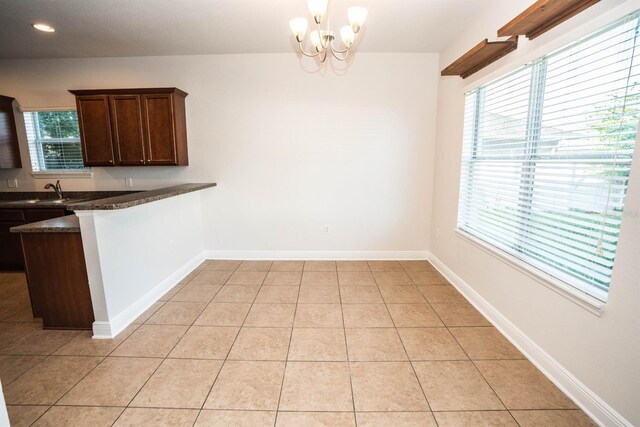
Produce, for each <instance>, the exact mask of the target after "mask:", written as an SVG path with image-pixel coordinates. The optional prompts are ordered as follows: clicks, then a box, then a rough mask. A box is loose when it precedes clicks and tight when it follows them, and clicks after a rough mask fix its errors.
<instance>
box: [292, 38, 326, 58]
mask: <svg viewBox="0 0 640 427" xmlns="http://www.w3.org/2000/svg"><path fill="white" fill-rule="evenodd" d="M298 48H299V49H300V52H302V54H303V55H304V56H308V57H309V58H315V57H316V56H318V55H320V54H321V53H322V52H324V50H321V51H319V52H316V53H307V52H305V50H304V48H303V47H302V42H298Z"/></svg>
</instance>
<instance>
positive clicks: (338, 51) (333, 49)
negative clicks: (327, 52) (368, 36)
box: [331, 41, 353, 56]
mask: <svg viewBox="0 0 640 427" xmlns="http://www.w3.org/2000/svg"><path fill="white" fill-rule="evenodd" d="M351 46H353V45H351ZM351 46H349V47H347V48H345V49H342V50H340V49H336V48H335V46H334V45H333V41H332V42H331V52H336V53H345V52H349V49H351ZM334 56H335V55H334Z"/></svg>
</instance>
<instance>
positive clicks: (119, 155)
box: [109, 95, 145, 166]
mask: <svg viewBox="0 0 640 427" xmlns="http://www.w3.org/2000/svg"><path fill="white" fill-rule="evenodd" d="M109 105H110V108H111V125H112V128H113V148H114V149H115V152H116V159H117V163H118V164H119V165H123V166H126V165H132V166H140V165H144V162H145V150H144V145H145V144H144V136H143V133H142V109H141V108H140V95H114V96H110V97H109Z"/></svg>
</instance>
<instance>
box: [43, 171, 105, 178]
mask: <svg viewBox="0 0 640 427" xmlns="http://www.w3.org/2000/svg"><path fill="white" fill-rule="evenodd" d="M31 176H33V178H34V179H51V178H60V179H64V178H92V177H93V171H90V170H88V171H39V172H31Z"/></svg>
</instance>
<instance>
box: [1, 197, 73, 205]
mask: <svg viewBox="0 0 640 427" xmlns="http://www.w3.org/2000/svg"><path fill="white" fill-rule="evenodd" d="M84 200H86V199H66V198H65V199H27V200H12V201H8V202H5V203H7V204H15V205H24V204H29V205H62V204H65V205H69V204H72V203H77V202H82V201H84Z"/></svg>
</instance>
